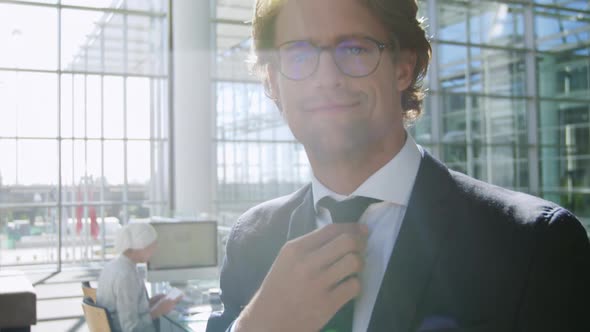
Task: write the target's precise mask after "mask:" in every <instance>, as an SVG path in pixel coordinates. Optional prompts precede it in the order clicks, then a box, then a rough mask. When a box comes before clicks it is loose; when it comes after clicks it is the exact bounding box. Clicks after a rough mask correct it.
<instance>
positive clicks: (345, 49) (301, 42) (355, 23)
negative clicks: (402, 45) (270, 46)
mask: <svg viewBox="0 0 590 332" xmlns="http://www.w3.org/2000/svg"><path fill="white" fill-rule="evenodd" d="M293 41H295V42H293ZM375 42H377V43H375ZM389 42H390V41H389V39H388V35H387V32H386V30H385V28H384V27H383V25H382V24H381V23H380V22H379V21H378V19H377V18H376V17H375V16H374V15H372V13H371V12H370V11H369V10H368V9H367V8H365V7H364V6H362V5H361V4H360V2H359V1H358V0H322V1H318V0H290V1H288V2H287V4H286V5H285V7H283V9H282V10H281V12H280V13H279V15H278V17H277V21H276V35H275V45H276V46H277V47H279V46H280V47H279V52H278V54H279V55H278V56H277V59H276V60H275V62H273V64H272V65H271V66H269V72H268V73H269V78H270V87H271V94H272V95H273V96H274V97H275V98H277V100H278V101H279V102H280V105H281V110H282V112H283V115H284V117H285V118H286V120H287V122H288V124H289V127H290V128H291V130H292V132H293V134H294V135H295V137H296V138H297V139H298V140H299V141H300V142H301V143H302V144H303V145H304V146H305V148H306V151H307V154H308V156H309V158H310V159H314V158H316V159H317V158H335V159H341V158H340V157H338V156H342V155H346V154H350V153H356V152H358V151H367V149H369V150H374V151H383V150H387V148H388V146H390V145H391V144H398V143H399V142H397V141H399V139H400V137H401V139H405V136H404V135H403V130H404V129H403V117H402V109H401V103H400V95H401V91H403V90H404V89H405V88H407V87H408V85H409V84H410V82H411V80H410V78H411V77H410V75H408V73H407V72H406V71H407V70H406V67H407V66H405V65H403V64H400V63H401V62H400V61H396V62H395V63H394V61H393V60H392V50H391V49H389V48H385V49H384V50H383V51H382V52H381V53H380V51H379V50H378V49H377V51H376V52H377V53H374V52H375V49H373V53H371V54H373V55H371V56H377V61H376V62H371V61H368V64H366V63H364V62H363V61H365V60H363V58H362V57H360V56H358V55H359V54H370V53H369V52H368V51H366V48H367V47H374V46H375V44H379V43H384V44H387V43H389ZM371 43H373V44H371ZM314 46H319V47H324V50H323V51H321V52H320V53H319V60H318V62H317V63H315V62H314V60H313V59H314V56H315V55H314V50H317V48H314ZM330 50H334V51H332V52H331V51H330ZM379 53H380V54H379ZM316 55H317V52H316ZM308 62H311V63H312V64H313V63H315V64H316V67H314V66H313V65H311V66H310V65H309V64H308ZM372 63H375V66H374V70H372V71H370V70H369V69H371V67H369V66H370V65H371V64H372ZM363 66H365V67H363ZM309 67H311V68H312V70H308V69H307V68H309ZM313 68H315V71H314V70H313ZM406 76H407V77H406ZM400 133H402V134H401V135H400ZM312 162H313V160H312Z"/></svg>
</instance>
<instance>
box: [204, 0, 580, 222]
mask: <svg viewBox="0 0 590 332" xmlns="http://www.w3.org/2000/svg"><path fill="white" fill-rule="evenodd" d="M253 3H254V1H251V0H231V1H221V0H218V1H217V2H216V6H215V9H216V10H215V14H214V17H213V19H212V21H213V24H214V25H215V30H216V35H215V36H216V40H215V43H216V50H217V53H216V60H217V68H216V72H215V75H214V78H213V84H214V86H215V91H216V115H217V122H216V123H217V126H216V140H217V179H218V185H217V196H216V197H217V211H218V213H219V214H220V216H222V220H223V221H225V222H226V223H227V224H228V225H229V224H231V223H233V222H234V221H235V216H236V215H239V214H240V213H242V212H243V211H244V210H246V209H247V208H249V207H251V206H252V205H254V204H256V203H257V202H260V201H263V200H266V199H269V198H272V197H277V196H279V195H282V194H287V193H290V192H292V191H293V190H294V189H296V188H298V187H300V186H301V185H303V184H304V183H306V182H308V181H309V178H310V168H309V166H308V164H307V159H306V157H305V153H304V151H303V149H302V147H301V146H300V145H299V144H297V143H296V142H295V140H294V138H293V137H292V135H291V133H290V132H289V129H288V128H287V126H286V124H285V121H284V120H283V119H282V118H281V116H280V114H279V112H278V111H277V109H276V107H275V106H274V105H273V104H272V102H270V101H269V100H268V98H266V97H265V95H264V92H263V90H262V87H261V86H260V84H259V83H258V80H257V78H256V77H253V76H252V75H250V74H249V72H248V69H247V65H246V61H247V59H248V56H249V50H250V42H251V41H250V39H249V34H250V26H249V25H248V23H244V22H248V21H249V20H250V19H251V13H252V10H253V9H252V6H253ZM419 6H420V16H423V17H425V18H426V22H425V23H426V25H427V26H428V34H429V36H431V41H432V45H433V62H432V63H431V66H430V68H429V75H428V77H427V79H426V82H425V87H427V88H428V95H427V98H426V100H425V111H424V115H423V117H422V118H421V119H420V120H419V121H418V122H417V123H416V124H415V125H414V126H412V127H410V129H409V130H410V132H411V133H412V135H413V136H414V137H415V138H416V140H417V141H418V142H419V143H420V144H422V145H423V146H424V147H425V148H427V149H428V150H429V151H431V152H432V153H433V154H434V155H435V156H437V157H439V158H440V159H441V160H442V161H444V162H445V163H446V164H447V165H448V166H449V167H450V168H452V169H455V170H458V171H460V172H464V173H466V174H468V175H471V176H473V177H475V178H478V179H482V180H484V181H486V182H490V183H493V184H497V185H500V186H503V187H507V188H510V189H514V190H519V191H524V192H528V193H531V194H534V195H538V196H541V197H544V198H546V199H548V200H551V201H554V202H556V203H558V204H561V205H563V206H565V207H567V208H569V209H571V210H572V211H574V213H576V214H577V215H578V216H579V217H580V219H582V222H583V223H585V225H586V227H587V228H589V229H590V174H589V173H590V153H589V150H590V93H589V92H590V4H589V3H588V1H560V0H551V1H550V0H535V1H533V0H528V1H525V0H523V1H463V0H446V1H443V0H423V1H420V2H419ZM223 216H227V218H224V217H223Z"/></svg>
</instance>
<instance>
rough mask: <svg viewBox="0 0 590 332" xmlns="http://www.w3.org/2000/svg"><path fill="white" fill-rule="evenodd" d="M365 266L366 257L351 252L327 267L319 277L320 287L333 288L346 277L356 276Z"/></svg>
mask: <svg viewBox="0 0 590 332" xmlns="http://www.w3.org/2000/svg"><path fill="white" fill-rule="evenodd" d="M364 266H365V261H364V259H363V258H362V257H361V256H360V255H359V254H357V253H349V254H347V255H346V256H344V257H342V258H341V259H340V260H338V261H337V262H335V263H334V264H332V265H331V266H329V267H328V268H326V269H325V270H324V271H322V273H321V274H320V277H319V282H320V285H321V286H320V287H325V288H328V289H332V288H333V287H336V285H337V284H338V283H340V282H342V281H343V280H345V279H346V278H349V277H353V276H356V275H357V274H359V273H360V272H361V271H362V270H363V268H364Z"/></svg>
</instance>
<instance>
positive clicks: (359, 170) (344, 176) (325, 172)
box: [308, 131, 406, 195]
mask: <svg viewBox="0 0 590 332" xmlns="http://www.w3.org/2000/svg"><path fill="white" fill-rule="evenodd" d="M402 135H403V136H402V137H401V138H400V139H398V140H395V141H393V142H391V144H383V145H380V146H377V147H376V148H373V149H365V150H362V149H357V150H356V151H355V152H354V153H350V152H349V153H340V154H333V155H329V156H323V157H321V158H315V156H312V155H311V153H309V151H308V158H309V161H310V164H311V168H312V169H313V173H314V175H315V177H316V178H317V179H318V180H319V181H320V182H322V184H323V185H324V186H326V187H327V188H329V189H330V190H332V191H334V192H335V193H338V194H340V195H350V194H351V193H352V192H353V191H355V190H356V189H357V188H358V187H359V186H360V185H361V184H363V182H365V181H366V180H367V179H368V178H369V177H370V176H371V175H373V174H374V173H375V172H377V171H378V170H379V169H380V168H381V167H383V166H384V165H385V164H387V163H388V162H389V161H390V160H391V159H392V158H393V157H395V156H396V155H397V154H398V153H399V152H400V151H401V149H402V148H403V146H404V144H405V141H406V133H405V131H404V132H403V134H402Z"/></svg>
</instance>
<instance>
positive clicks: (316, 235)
mask: <svg viewBox="0 0 590 332" xmlns="http://www.w3.org/2000/svg"><path fill="white" fill-rule="evenodd" d="M349 232H350V233H365V234H366V233H368V232H367V226H366V225H363V224H357V223H341V224H329V225H326V226H324V227H322V228H319V229H316V230H314V231H313V232H311V233H308V234H306V235H303V236H301V237H298V238H296V239H294V240H291V241H290V242H292V243H293V244H294V245H295V246H298V247H300V248H301V249H303V250H304V251H312V250H315V249H318V248H320V247H322V246H323V245H324V244H325V243H326V242H328V241H330V240H332V239H334V238H336V237H337V236H339V235H341V234H343V233H349Z"/></svg>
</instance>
